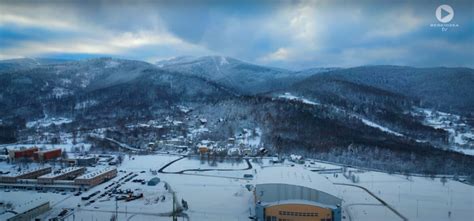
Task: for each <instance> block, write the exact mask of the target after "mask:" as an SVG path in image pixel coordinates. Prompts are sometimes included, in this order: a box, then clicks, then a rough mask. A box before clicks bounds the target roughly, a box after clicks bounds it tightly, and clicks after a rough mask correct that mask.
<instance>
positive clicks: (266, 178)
mask: <svg viewBox="0 0 474 221" xmlns="http://www.w3.org/2000/svg"><path fill="white" fill-rule="evenodd" d="M256 183H257V184H267V183H283V184H291V185H298V186H304V187H309V188H312V189H316V190H319V191H323V192H326V193H329V194H331V195H334V196H338V195H339V192H338V189H337V187H336V186H335V185H334V184H332V183H331V182H330V181H329V180H328V179H327V178H326V177H324V176H322V175H321V174H318V173H315V172H311V171H309V170H306V169H304V168H302V167H299V166H298V167H296V166H295V167H289V166H277V167H266V168H264V169H263V170H262V171H261V172H260V173H258V174H257V176H256Z"/></svg>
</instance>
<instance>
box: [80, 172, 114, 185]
mask: <svg viewBox="0 0 474 221" xmlns="http://www.w3.org/2000/svg"><path fill="white" fill-rule="evenodd" d="M116 176H117V168H116V167H108V168H105V169H102V170H100V171H96V172H93V173H88V174H84V175H82V176H79V177H77V178H76V179H75V180H74V184H76V185H80V186H82V187H92V186H96V185H99V184H101V183H103V182H105V181H107V180H110V179H112V178H114V177H116Z"/></svg>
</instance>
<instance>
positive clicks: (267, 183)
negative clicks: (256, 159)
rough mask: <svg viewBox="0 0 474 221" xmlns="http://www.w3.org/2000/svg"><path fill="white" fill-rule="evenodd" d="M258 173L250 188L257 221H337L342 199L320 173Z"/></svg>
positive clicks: (291, 170) (289, 171)
mask: <svg viewBox="0 0 474 221" xmlns="http://www.w3.org/2000/svg"><path fill="white" fill-rule="evenodd" d="M269 169H270V170H267V171H266V172H265V173H266V174H260V175H259V177H258V178H257V180H258V181H257V184H256V186H255V188H254V197H255V218H256V220H258V221H290V220H292V221H310V220H311V221H313V220H317V221H341V204H342V200H341V199H340V198H339V197H336V195H337V190H336V189H335V188H333V185H332V184H331V183H329V182H328V181H327V179H325V178H324V177H323V176H321V175H320V174H317V173H314V172H310V171H307V170H304V169H299V168H298V169H294V170H293V169H290V170H288V171H285V172H282V170H280V171H279V170H278V167H276V169H271V168H269Z"/></svg>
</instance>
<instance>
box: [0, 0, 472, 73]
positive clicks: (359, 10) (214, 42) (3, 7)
mask: <svg viewBox="0 0 474 221" xmlns="http://www.w3.org/2000/svg"><path fill="white" fill-rule="evenodd" d="M443 4H448V5H449V6H451V7H452V8H453V11H454V17H453V19H452V20H451V21H450V22H448V23H441V22H440V21H438V20H437V18H436V16H435V11H436V9H437V8H438V6H440V5H443ZM436 25H438V27H433V26H436ZM439 25H444V27H445V29H446V30H443V28H442V27H439ZM207 55H220V56H229V57H234V58H237V59H240V60H243V61H247V62H251V63H256V64H260V65H268V66H275V67H280V68H287V69H293V70H300V69H306V68H312V67H353V66H360V65H379V64H390V65H407V66H417V67H432V66H449V67H459V66H464V67H471V68H472V67H474V1H469V0H445V1H427V0H421V1H414V0H411V1H401V0H400V1H390V0H386V1H383V0H363V1H348V0H332V1H323V0H309V1H306V0H301V1H300V0H292V1H290V0H288V1H284V0H274V1H266V0H263V1H251V0H240V1H233V0H230V1H217V0H195V1H191V0H174V1H171V0H170V1H99V0H97V1H87V0H86V1H74V0H67V1H59V0H56V1H48V0H45V1H21V0H20V1H18V0H17V1H9V0H0V59H11V58H22V57H43V58H63V59H84V58H94V57H104V56H107V57H117V58H125V59H134V60H144V61H148V62H156V61H158V60H163V59H171V58H174V57H178V56H207Z"/></svg>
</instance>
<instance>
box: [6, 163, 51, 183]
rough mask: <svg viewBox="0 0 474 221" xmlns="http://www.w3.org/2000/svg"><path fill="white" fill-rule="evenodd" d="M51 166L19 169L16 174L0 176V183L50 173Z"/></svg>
mask: <svg viewBox="0 0 474 221" xmlns="http://www.w3.org/2000/svg"><path fill="white" fill-rule="evenodd" d="M51 171H52V169H51V167H40V168H35V169H32V170H25V171H21V172H19V173H16V174H8V175H3V176H0V183H16V182H17V181H18V179H35V178H37V177H39V176H41V175H44V174H48V173H51Z"/></svg>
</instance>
